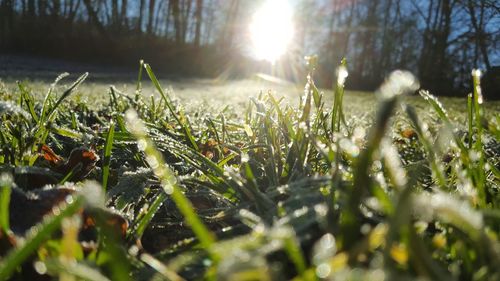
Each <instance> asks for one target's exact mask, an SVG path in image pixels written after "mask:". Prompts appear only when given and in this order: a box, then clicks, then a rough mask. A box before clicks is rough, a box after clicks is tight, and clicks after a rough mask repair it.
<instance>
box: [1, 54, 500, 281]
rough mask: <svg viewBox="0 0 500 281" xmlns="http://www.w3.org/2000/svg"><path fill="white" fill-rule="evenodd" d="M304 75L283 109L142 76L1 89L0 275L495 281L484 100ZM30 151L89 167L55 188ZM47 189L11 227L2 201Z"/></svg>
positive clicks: (491, 147)
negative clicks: (327, 83)
mask: <svg viewBox="0 0 500 281" xmlns="http://www.w3.org/2000/svg"><path fill="white" fill-rule="evenodd" d="M310 63H311V64H310V67H311V70H310V76H309V77H308V79H307V83H306V85H305V90H304V91H301V94H300V98H298V97H299V95H298V94H296V93H295V92H294V91H296V90H293V87H291V86H286V87H285V86H279V87H276V88H277V89H278V91H277V92H272V91H271V92H267V91H266V89H265V88H264V89H263V91H262V92H261V93H259V92H257V93H255V94H254V95H253V96H250V97H249V95H247V94H244V95H241V94H239V92H243V91H248V87H247V86H242V87H241V88H240V89H238V88H236V87H234V88H227V87H226V86H218V85H214V84H209V85H208V84H207V85H201V86H200V87H199V88H197V89H196V91H194V90H193V92H192V93H194V92H197V93H198V95H197V96H196V95H195V94H191V95H186V94H185V95H183V94H182V89H180V90H179V91H176V94H177V95H176V96H175V97H174V95H173V93H172V92H171V91H169V90H165V88H164V87H165V86H168V85H161V83H160V82H159V81H158V80H157V78H156V77H155V75H154V73H153V71H152V70H151V68H150V67H149V65H142V64H141V68H140V71H139V77H138V81H137V82H136V83H134V84H128V87H126V88H125V89H123V88H121V87H118V88H119V89H121V90H118V89H116V88H93V89H92V90H90V88H85V82H84V81H83V80H84V78H85V77H81V79H80V80H78V81H77V82H75V84H73V85H72V86H69V87H63V88H64V89H62V90H61V87H59V86H57V85H55V86H54V87H50V89H54V90H49V91H47V89H44V91H43V92H42V91H41V86H40V85H38V86H32V85H30V84H20V85H19V86H18V88H17V89H13V87H12V84H8V85H7V86H4V87H3V88H2V89H0V91H1V93H2V95H1V97H2V101H1V103H0V114H1V120H2V122H1V124H0V165H1V170H2V171H3V172H2V177H1V181H0V185H1V192H0V196H1V197H0V212H1V213H0V229H1V235H0V245H2V247H3V249H6V250H2V251H0V253H1V255H2V256H1V258H0V279H7V278H17V279H21V280H22V279H33V278H41V276H40V275H39V274H44V275H48V276H50V278H54V279H55V278H58V277H59V278H61V279H65V280H73V279H74V278H76V279H79V278H81V279H90V280H107V279H111V280H126V279H133V280H152V279H154V280H157V279H167V280H183V279H189V280H191V279H212V280H288V279H295V280H318V279H334V280H345V279H362V280H383V279H395V280H402V279H415V278H418V277H421V278H424V279H432V280H456V279H460V280H498V279H499V278H500V266H499V265H500V243H499V240H498V239H499V237H498V233H499V232H500V194H499V186H500V172H499V169H500V144H499V143H498V139H499V137H500V131H499V130H500V123H499V122H500V116H499V115H498V111H499V104H498V103H488V102H487V101H486V102H485V103H480V93H478V92H476V93H474V95H472V96H471V97H470V98H469V99H468V98H467V97H464V98H463V99H443V100H444V102H443V104H441V102H440V101H439V100H441V99H439V100H438V99H436V98H435V97H433V96H432V95H431V94H429V93H427V92H425V91H421V92H420V94H418V95H413V96H410V94H411V93H414V92H415V90H416V89H417V87H418V85H417V82H416V81H415V79H414V77H413V76H411V75H410V74H409V73H406V72H396V73H393V74H392V75H391V76H389V77H388V79H387V81H386V82H385V83H384V85H382V86H381V87H380V90H379V91H378V92H377V93H376V94H375V95H370V94H363V93H349V92H346V93H344V90H343V87H344V86H343V84H342V83H343V81H342V80H343V79H338V80H339V81H338V82H339V84H338V85H336V86H335V87H334V89H333V91H320V90H318V89H317V88H316V87H315V85H314V71H313V63H314V61H311V62H310ZM340 73H342V72H340ZM142 76H144V78H146V77H148V78H149V79H148V80H150V81H151V82H152V83H151V86H147V87H146V86H143V85H146V79H144V80H143V77H142ZM347 79H348V78H347ZM63 81H64V80H63ZM81 83H83V84H81ZM148 83H149V82H148ZM240 83H243V82H240ZM475 83H476V85H477V84H478V80H477V79H475ZM249 85H250V84H249ZM253 85H255V84H253ZM73 86H74V87H73ZM77 86H78V87H79V88H78V87H77ZM268 86H269V84H266V86H265V87H268ZM477 86H479V85H477ZM214 87H220V88H219V89H218V90H214ZM259 87H262V86H261V84H259ZM269 87H271V86H269ZM476 88H478V87H476ZM174 90H175V88H174ZM222 90H224V93H226V94H227V95H226V96H224V95H217V94H215V93H214V91H215V92H217V91H222ZM287 90H289V91H290V92H292V93H287V92H286V91H287ZM85 91H91V92H92V95H88V94H82V93H85ZM153 91H156V93H155V94H154V95H152V94H153ZM150 95H152V96H150ZM94 97H95V98H94ZM176 97H179V98H176ZM99 98H100V101H99V100H98V99H99ZM86 100H90V102H86ZM200 100H201V102H200ZM44 144H45V145H46V146H48V147H50V148H51V149H52V150H53V151H54V153H55V154H57V155H62V156H67V155H69V153H70V152H71V151H73V150H74V149H75V148H78V147H82V146H84V147H85V148H88V149H89V151H95V153H96V154H97V155H98V156H100V160H98V161H97V162H96V163H95V168H94V167H93V166H88V165H87V164H86V162H84V161H83V160H81V161H80V162H78V163H75V164H74V165H71V169H70V170H64V171H65V172H66V173H63V174H61V173H62V172H61V171H63V169H62V168H60V165H59V166H57V165H55V164H54V162H57V161H55V160H53V159H54V157H50V155H49V154H48V152H47V150H46V149H45V150H44V149H42V145H44ZM70 158H71V157H70ZM51 161H52V162H51ZM61 161H62V160H61ZM69 162H70V161H69V160H68V161H67V162H66V165H69ZM86 165H87V166H86ZM21 167H23V168H22V169H20V168H21ZM84 168H88V169H89V170H90V172H89V173H88V174H85V173H83V172H82V170H83V169H84ZM78 175H80V176H78ZM49 177H50V179H53V178H55V180H57V181H58V182H56V183H53V184H52V185H51V186H49V187H47V186H46V187H44V189H45V191H39V190H38V191H33V189H34V187H33V186H31V185H30V182H32V181H29V179H33V180H37V181H38V182H39V181H40V180H48V179H49ZM23 179H24V180H23ZM27 179H28V180H27ZM63 182H64V184H62V183H63ZM103 183H105V184H104V186H105V188H103V187H102V186H103ZM61 188H71V189H72V190H76V192H73V193H71V194H72V195H71V198H66V199H65V200H63V201H57V204H56V203H54V206H56V208H55V209H52V210H51V211H50V212H49V213H48V214H47V215H45V216H44V218H42V217H41V214H40V218H39V220H38V223H37V224H34V225H33V226H32V228H31V229H29V230H28V231H27V232H26V234H25V233H20V232H19V231H15V229H16V227H18V226H19V224H20V222H18V221H16V220H14V219H13V218H12V216H13V215H12V213H13V212H14V211H16V212H18V209H19V207H18V208H17V209H16V208H14V207H15V206H13V204H15V203H19V202H18V201H17V200H18V199H16V198H18V197H16V196H18V195H17V194H19V192H25V193H28V194H31V195H32V196H35V195H36V196H39V197H41V196H42V195H41V194H43V192H48V191H47V189H51V190H52V189H56V191H57V190H59V189H61ZM21 190H22V191H21ZM14 195H15V196H14ZM43 198H45V197H43ZM10 199H11V200H10ZM51 200H52V199H51V198H48V199H47V202H46V204H48V205H51V202H52V201H51ZM9 201H10V203H9ZM55 201H56V200H55V199H54V202H55ZM30 202H31V201H30ZM33 202H34V200H33ZM30 204H31V203H30ZM33 204H34V203H33ZM37 204H41V203H37ZM27 206H28V205H27ZM37 206H38V205H37ZM51 207H52V206H51ZM82 209H83V210H84V212H83V214H81V210H82ZM30 211H33V212H34V210H31V209H29V208H28V207H26V208H25V209H24V210H23V212H24V213H28V214H29V212H30ZM109 213H112V214H113V215H114V216H115V217H113V216H110V215H109ZM16 214H17V213H16ZM18 215H19V214H18ZM21 215H24V214H21ZM35 215H37V214H35ZM117 215H118V216H119V217H123V218H125V219H126V221H128V225H126V224H120V225H119V226H120V227H121V228H122V229H123V228H125V227H126V229H124V230H126V232H125V233H124V234H123V237H120V234H119V233H118V231H117V229H116V228H113V227H114V226H116V223H113V222H110V221H111V218H114V219H116V218H117V217H116V216H117ZM89 217H90V218H92V220H91V221H90V222H89V221H88V218H89ZM89 225H90V226H94V225H95V226H96V228H95V229H94V228H92V229H93V235H90V236H89V237H90V238H89V237H87V236H86V235H87V234H88V233H87V232H88V229H87V228H88V227H89Z"/></svg>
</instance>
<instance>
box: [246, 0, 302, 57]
mask: <svg viewBox="0 0 500 281" xmlns="http://www.w3.org/2000/svg"><path fill="white" fill-rule="evenodd" d="M250 35H251V39H252V44H253V50H254V54H255V56H256V57H257V58H258V59H263V60H267V61H269V62H271V63H274V62H276V60H277V59H279V57H280V56H282V55H283V54H284V53H285V52H286V50H287V47H288V45H289V43H290V41H291V40H292V38H293V22H292V9H291V7H290V5H289V3H288V1H287V0H266V2H265V3H264V4H263V5H262V7H261V8H260V9H259V10H258V11H257V12H256V13H255V14H254V16H253V19H252V23H251V24H250Z"/></svg>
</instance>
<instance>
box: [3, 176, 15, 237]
mask: <svg viewBox="0 0 500 281" xmlns="http://www.w3.org/2000/svg"><path fill="white" fill-rule="evenodd" d="M13 183H14V182H13V179H12V176H11V175H9V174H1V175H0V188H1V190H0V231H2V232H3V233H9V232H10V224H9V206H10V194H11V191H12V189H11V188H12V185H13Z"/></svg>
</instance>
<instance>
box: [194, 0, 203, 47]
mask: <svg viewBox="0 0 500 281" xmlns="http://www.w3.org/2000/svg"><path fill="white" fill-rule="evenodd" d="M202 15H203V0H196V14H195V18H196V28H195V31H194V45H195V46H196V47H199V46H200V33H201V21H202Z"/></svg>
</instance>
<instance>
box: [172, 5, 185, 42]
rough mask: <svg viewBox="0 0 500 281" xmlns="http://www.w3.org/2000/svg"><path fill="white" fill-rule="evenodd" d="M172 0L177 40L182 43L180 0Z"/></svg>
mask: <svg viewBox="0 0 500 281" xmlns="http://www.w3.org/2000/svg"><path fill="white" fill-rule="evenodd" d="M171 1H172V15H173V16H174V29H175V42H176V43H177V44H181V43H182V42H181V39H182V30H181V21H180V11H179V0H171Z"/></svg>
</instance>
